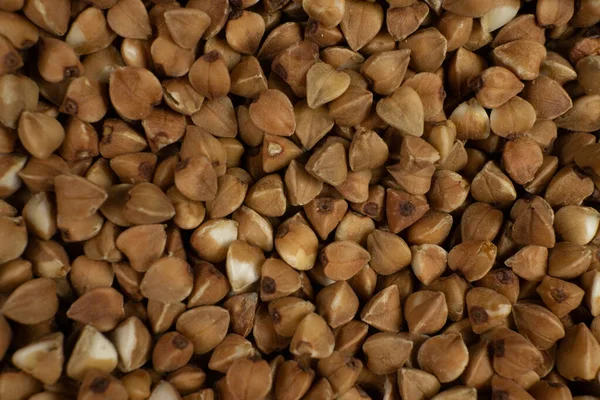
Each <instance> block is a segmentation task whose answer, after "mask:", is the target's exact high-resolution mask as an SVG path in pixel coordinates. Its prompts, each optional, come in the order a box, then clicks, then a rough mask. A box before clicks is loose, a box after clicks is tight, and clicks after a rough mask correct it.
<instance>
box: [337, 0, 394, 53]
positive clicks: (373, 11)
mask: <svg viewBox="0 0 600 400" xmlns="http://www.w3.org/2000/svg"><path fill="white" fill-rule="evenodd" d="M383 18H384V15H383V8H382V7H381V6H380V5H379V4H377V3H369V2H367V3H365V2H362V1H358V0H350V1H346V12H345V13H344V17H343V18H342V21H341V23H340V27H341V29H342V32H343V33H344V37H345V38H346V41H347V42H348V45H349V46H350V48H351V49H352V50H354V51H358V50H359V49H361V48H362V47H364V46H365V45H366V44H367V43H369V42H370V41H371V39H373V38H374V37H375V36H376V35H377V33H378V32H379V30H380V29H381V26H382V25H383Z"/></svg>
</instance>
